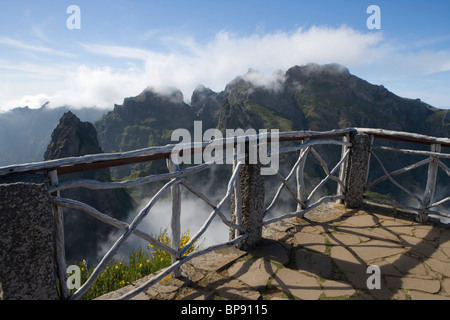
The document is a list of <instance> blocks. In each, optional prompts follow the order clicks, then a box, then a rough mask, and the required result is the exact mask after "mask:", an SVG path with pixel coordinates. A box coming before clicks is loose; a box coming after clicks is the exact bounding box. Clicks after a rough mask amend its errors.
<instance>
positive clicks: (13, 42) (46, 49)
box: [0, 37, 75, 57]
mask: <svg viewBox="0 0 450 320" xmlns="http://www.w3.org/2000/svg"><path fill="white" fill-rule="evenodd" d="M0 44H3V45H7V46H11V47H16V48H19V49H24V50H27V51H36V52H41V53H50V54H56V55H60V56H65V57H74V56H75V55H74V54H73V53H70V52H65V51H59V50H56V49H53V48H49V47H44V46H35V45H31V44H28V43H25V42H22V41H19V40H15V39H11V38H8V37H1V38H0Z"/></svg>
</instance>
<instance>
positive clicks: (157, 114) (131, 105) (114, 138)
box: [95, 64, 450, 177]
mask: <svg viewBox="0 0 450 320" xmlns="http://www.w3.org/2000/svg"><path fill="white" fill-rule="evenodd" d="M263 80H264V81H263ZM195 120H201V121H203V129H204V130H206V129H208V128H218V129H220V130H224V129H226V128H229V129H236V128H243V129H247V128H254V129H256V130H258V129H279V130H280V131H294V130H317V131H323V130H332V129H338V128H347V127H373V128H384V129H390V130H400V131H409V132H416V133H422V134H427V135H433V136H441V137H449V135H450V124H449V120H450V114H447V110H440V109H437V108H434V107H432V106H430V105H428V104H426V103H424V102H422V101H420V100H418V99H416V100H412V99H406V98H401V97H399V96H397V95H395V94H394V93H392V92H390V91H388V90H387V89H386V88H384V87H383V86H378V85H373V84H370V83H368V82H367V81H365V80H363V79H360V78H358V77H356V76H354V75H352V74H350V72H349V70H348V69H347V68H345V67H343V66H341V65H338V64H327V65H317V64H308V65H305V66H294V67H292V68H290V69H289V70H287V71H286V72H277V73H276V74H275V75H274V77H273V79H262V78H261V76H260V74H259V73H258V72H257V71H255V70H249V72H248V73H247V74H245V75H243V76H239V77H237V78H235V79H234V80H232V81H231V82H230V83H229V84H228V85H227V86H226V87H225V89H224V90H223V91H222V92H214V91H212V90H210V89H208V88H205V87H204V86H199V87H198V88H197V89H196V90H195V91H194V92H193V94H192V97H191V105H190V106H189V105H187V104H186V103H185V102H184V101H183V95H182V93H181V92H180V91H178V90H174V91H172V92H170V93H158V92H156V91H154V90H152V89H146V90H145V91H144V92H142V93H141V94H140V95H138V96H137V97H132V98H126V99H125V100H124V102H123V104H122V105H115V106H114V110H113V111H111V112H109V113H107V114H106V115H105V116H103V118H102V119H101V120H99V121H97V122H96V123H95V127H96V129H97V131H98V133H99V140H100V144H101V146H102V147H103V149H104V150H105V152H117V151H127V150H132V149H138V148H144V147H149V146H156V145H165V144H168V143H176V141H175V142H173V141H171V140H170V135H171V132H172V131H173V130H174V129H177V128H184V129H188V130H190V131H191V132H192V128H193V122H194V121H195ZM122 169H123V168H122ZM142 169H143V167H142V165H141V166H137V167H134V169H123V170H121V171H117V172H115V175H117V176H118V177H120V176H122V177H123V176H126V175H129V174H131V173H132V172H133V171H135V170H142ZM153 169H156V168H153ZM153 169H150V168H148V167H147V168H146V170H145V171H146V172H148V171H149V170H153Z"/></svg>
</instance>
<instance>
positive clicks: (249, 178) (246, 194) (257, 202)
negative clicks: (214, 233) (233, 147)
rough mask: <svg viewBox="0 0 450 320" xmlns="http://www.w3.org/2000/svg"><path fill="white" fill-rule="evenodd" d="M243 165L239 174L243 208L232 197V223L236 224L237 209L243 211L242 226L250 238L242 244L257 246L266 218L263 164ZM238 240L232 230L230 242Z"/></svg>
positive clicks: (247, 160) (249, 246)
mask: <svg viewBox="0 0 450 320" xmlns="http://www.w3.org/2000/svg"><path fill="white" fill-rule="evenodd" d="M248 162H249V159H248V158H246V163H245V164H243V165H242V167H241V170H240V172H239V185H240V191H241V197H240V198H241V199H242V204H241V206H239V205H238V206H236V203H235V202H236V197H235V196H234V194H233V195H232V201H231V202H232V204H231V221H233V222H234V223H236V212H235V210H236V208H239V209H241V211H242V215H241V225H242V226H243V227H244V228H245V229H246V230H248V232H249V236H248V238H247V239H245V240H244V241H243V243H242V245H243V246H244V247H247V248H251V247H253V246H255V245H256V244H257V243H258V242H259V241H260V240H261V238H262V228H263V218H264V194H265V186H264V176H262V175H261V164H260V163H257V164H249V163H248ZM237 199H239V197H237ZM235 238H236V232H235V230H234V229H230V240H232V239H235Z"/></svg>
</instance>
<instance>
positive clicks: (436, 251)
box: [110, 204, 450, 300]
mask: <svg viewBox="0 0 450 320" xmlns="http://www.w3.org/2000/svg"><path fill="white" fill-rule="evenodd" d="M263 235H264V237H265V239H264V240H263V241H262V242H261V244H259V245H258V246H257V247H255V248H253V249H252V250H250V251H242V250H239V249H236V248H230V249H223V250H219V251H217V252H211V253H209V254H207V255H206V256H203V257H199V258H196V259H193V260H192V261H190V262H189V263H187V264H186V265H184V266H183V267H182V273H183V275H184V280H183V279H182V280H183V281H181V280H178V279H174V280H177V281H178V282H177V281H175V282H170V283H168V284H166V286H168V288H165V289H163V288H161V287H155V290H156V293H155V290H153V291H152V290H150V289H149V290H147V291H146V292H145V293H144V294H142V295H139V296H137V297H136V299H187V300H194V299H206V300H209V299H233V300H245V299H250V300H256V299H265V300H272V299H274V300H279V299H304V300H317V299H350V300H355V299H357V300H370V299H398V300H407V299H412V300H416V299H420V300H422V299H423V300H426V299H433V300H438V299H447V300H450V229H449V228H443V227H438V226H435V225H432V224H431V223H427V224H420V223H418V222H415V221H414V220H413V219H409V218H408V217H407V216H406V215H404V214H401V213H399V212H397V211H393V210H386V209H379V208H376V210H375V209H374V208H373V207H371V206H365V207H364V208H363V209H361V210H349V209H345V208H344V207H343V206H342V205H340V204H327V205H323V206H320V207H318V208H316V209H315V210H312V211H311V212H308V214H307V215H306V216H305V219H299V218H292V219H287V220H283V221H279V222H277V223H275V224H272V225H269V226H266V227H265V228H264V230H263ZM369 265H375V266H378V267H379V268H380V279H379V280H380V281H379V283H380V285H381V289H373V288H369V287H368V279H369V277H370V276H371V275H372V273H368V272H367V267H368V266H369ZM158 290H159V291H160V292H157V291H158ZM121 293H123V292H121ZM110 297H111V296H110Z"/></svg>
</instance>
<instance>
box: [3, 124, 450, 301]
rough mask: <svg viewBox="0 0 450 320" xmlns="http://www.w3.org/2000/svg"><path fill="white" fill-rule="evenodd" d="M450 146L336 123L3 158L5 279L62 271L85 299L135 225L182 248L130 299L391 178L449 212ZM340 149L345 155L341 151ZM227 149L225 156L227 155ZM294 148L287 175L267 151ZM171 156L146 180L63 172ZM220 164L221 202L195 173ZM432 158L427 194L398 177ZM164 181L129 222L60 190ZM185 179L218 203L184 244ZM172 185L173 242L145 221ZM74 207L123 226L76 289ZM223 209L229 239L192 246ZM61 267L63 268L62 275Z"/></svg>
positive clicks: (423, 212)
mask: <svg viewBox="0 0 450 320" xmlns="http://www.w3.org/2000/svg"><path fill="white" fill-rule="evenodd" d="M387 140H399V141H404V142H407V143H412V144H421V145H423V144H425V145H430V146H431V148H432V149H431V151H424V150H412V149H402V148H394V147H391V146H381V145H375V144H374V142H375V141H387ZM268 146H270V148H268ZM448 147H450V139H444V138H434V137H428V136H423V135H417V134H411V133H402V132H392V131H384V130H379V129H355V128H350V129H345V130H334V131H329V132H288V133H279V134H278V133H276V134H272V133H271V134H267V133H266V134H260V135H255V136H244V137H233V138H227V139H220V140H213V141H210V142H204V143H194V144H192V145H191V144H188V145H168V146H164V147H152V148H147V149H142V150H136V151H131V152H124V153H115V154H100V155H89V156H83V157H77V158H66V159H58V160H52V161H46V162H41V163H32V164H24V165H16V166H8V167H3V168H0V179H1V183H2V184H1V185H0V188H1V189H2V190H1V191H2V192H1V193H0V194H1V197H2V200H1V202H0V212H1V216H0V219H1V222H2V223H1V225H0V228H1V230H0V232H1V233H0V234H1V235H2V238H1V240H0V241H1V243H2V252H1V255H0V266H1V270H0V271H1V273H0V276H1V277H0V283H1V285H2V290H0V292H2V295H3V298H4V299H18V298H24V299H54V298H58V294H57V290H56V287H57V286H56V283H57V282H58V281H59V283H60V284H62V285H60V286H59V293H60V298H62V299H78V298H80V297H81V296H82V295H83V294H84V293H85V292H86V291H87V290H88V289H89V288H90V286H91V285H92V284H93V282H94V281H95V279H96V278H97V277H98V276H99V275H100V274H101V272H102V271H103V270H104V269H105V268H106V266H107V265H108V263H109V262H110V261H111V259H112V258H113V257H114V255H115V254H116V253H117V251H118V249H119V248H120V246H121V245H122V244H123V243H124V242H125V241H126V240H127V239H128V238H129V236H130V235H131V234H134V235H136V236H138V237H140V238H142V239H144V240H145V241H147V242H149V243H151V244H152V245H154V246H155V247H156V248H159V249H161V250H164V251H166V252H168V253H169V254H170V255H171V256H172V262H173V263H172V265H171V266H170V267H168V268H166V269H165V270H164V271H163V272H160V273H159V274H158V275H157V276H155V277H153V278H151V279H149V280H148V281H147V282H146V283H144V284H143V285H142V286H140V287H139V288H137V289H135V290H134V291H132V292H129V293H127V294H126V295H125V296H123V297H121V298H122V299H129V298H131V297H133V296H135V295H137V294H138V293H139V292H141V291H143V290H145V289H146V288H148V287H149V286H151V285H153V284H154V283H156V282H158V281H160V280H161V279H162V278H163V277H165V276H167V275H168V274H170V273H174V275H175V276H177V275H179V268H180V266H181V265H182V264H183V263H185V262H187V261H189V260H190V259H192V258H194V257H196V256H198V255H201V254H204V253H207V252H210V251H212V250H215V249H218V248H223V247H226V246H239V247H241V248H243V249H245V248H248V247H252V246H254V245H255V244H257V243H258V242H259V240H260V239H261V235H262V228H263V226H264V225H267V224H270V223H273V222H276V221H279V220H281V219H286V218H289V217H296V216H303V215H304V214H305V213H307V212H308V211H310V210H311V209H313V208H315V207H317V206H319V205H320V204H322V203H325V202H330V201H341V202H343V203H345V204H346V206H347V207H349V208H357V207H359V206H360V205H361V203H362V201H363V197H364V194H365V192H367V191H369V190H370V189H371V188H373V187H374V186H375V185H377V184H378V183H382V182H383V181H385V180H389V181H390V182H392V183H393V184H394V185H395V186H396V187H398V188H399V189H400V190H402V191H404V192H405V193H406V194H407V195H408V196H410V197H411V198H412V199H414V200H415V201H416V202H417V203H418V206H416V207H413V206H409V207H408V208H407V209H410V210H412V209H414V212H415V213H416V214H418V218H419V219H420V220H421V221H425V220H426V217H427V216H428V215H430V214H433V215H438V216H440V217H444V218H446V217H449V215H448V214H447V213H445V212H441V211H435V210H432V209H433V208H442V205H443V204H445V203H446V202H447V201H450V197H449V196H447V197H444V198H443V199H441V200H438V201H436V200H435V199H434V197H435V191H436V180H437V178H436V177H437V172H438V168H441V169H442V170H443V171H444V172H445V173H446V174H447V175H448V176H450V170H449V168H448V165H446V164H445V163H444V162H445V161H447V160H448V159H449V158H450V155H449V154H448V153H444V152H442V149H445V148H448ZM211 148H213V149H214V150H215V153H214V154H215V156H216V157H215V158H214V159H211V157H210V158H208V159H209V161H207V162H204V163H200V164H197V165H191V166H185V167H184V168H181V165H180V164H179V163H178V162H177V161H174V159H175V160H176V157H175V158H174V157H173V154H174V151H177V155H180V154H184V155H186V154H191V155H193V156H194V157H195V155H196V154H198V153H204V152H205V151H206V150H209V151H211ZM227 148H231V150H232V152H226V156H223V154H224V153H223V152H222V151H223V150H225V149H227ZM332 148H334V149H333V152H332V153H333V154H334V156H330V155H329V154H328V152H326V154H325V155H324V154H323V152H324V151H327V150H331V149H332ZM336 148H338V149H336ZM339 148H340V149H339ZM263 149H266V153H264V152H260V150H263ZM380 149H382V150H383V152H401V153H404V154H408V155H414V156H422V157H425V159H424V160H421V161H419V162H416V163H415V164H413V165H408V166H407V167H404V168H402V169H398V170H395V171H393V172H388V171H387V170H386V168H385V166H384V165H383V163H382V162H381V160H380V158H379V157H378V155H377V152H378V150H380ZM337 150H339V151H337ZM219 151H220V152H219ZM254 152H256V154H258V155H260V158H259V159H256V161H255V159H252V155H254ZM320 153H322V155H321V154H320ZM337 153H339V154H340V156H336V154H337ZM210 155H211V153H210ZM218 155H219V157H217V156H218ZM285 155H290V157H291V160H292V159H293V161H292V162H293V165H292V163H291V165H289V167H288V168H289V170H287V171H288V173H287V174H286V176H283V175H282V174H281V173H280V172H281V170H278V167H277V166H275V167H274V166H272V163H270V161H267V160H268V159H270V160H273V159H275V158H277V159H279V158H280V157H282V156H285ZM161 159H166V161H167V167H168V172H166V173H160V174H156V175H151V176H147V177H142V178H139V179H136V180H128V181H121V182H100V181H92V180H76V181H68V182H63V183H59V179H58V176H60V175H65V174H69V173H74V172H80V171H87V170H96V169H101V168H110V167H114V166H119V165H124V164H134V163H141V162H148V161H154V160H161ZM205 159H206V157H205ZM374 159H375V161H376V162H378V163H379V165H380V167H381V170H382V175H381V176H380V177H376V178H375V179H374V180H372V181H371V182H368V179H369V176H370V174H369V173H370V172H369V168H371V167H372V166H371V165H370V164H371V162H372V161H374ZM310 161H313V162H315V164H316V165H317V166H319V167H321V168H322V169H323V174H322V176H321V177H315V179H313V180H314V181H315V183H313V185H307V182H308V183H309V181H307V180H308V179H306V178H305V166H306V165H307V163H309V162H310ZM286 163H289V161H286ZM220 164H229V165H230V166H229V167H230V169H231V171H232V172H231V177H230V179H229V180H228V187H227V189H226V192H225V195H224V196H223V198H222V199H221V200H220V201H219V202H218V203H217V204H216V203H213V202H212V201H211V200H210V199H209V198H208V196H207V195H205V194H204V193H203V192H201V191H200V190H198V189H197V188H196V187H194V185H193V184H192V183H191V182H189V180H188V178H189V177H192V175H193V174H194V173H197V172H200V171H204V170H210V169H211V168H212V167H213V166H217V165H220ZM423 165H428V175H427V182H426V187H425V192H424V193H423V196H421V197H419V196H418V195H416V194H415V193H413V192H411V191H409V190H408V189H407V188H405V187H404V186H402V185H401V184H400V183H399V182H397V180H396V179H394V177H395V176H398V175H400V174H403V173H406V172H409V171H411V170H413V169H415V168H418V167H420V166H423ZM286 166H287V164H286V165H285V164H284V163H283V168H286ZM263 169H264V170H265V171H264V172H265V173H264V174H262V172H263ZM294 177H295V178H294ZM269 179H275V180H277V181H278V183H279V187H277V188H270V189H271V190H270V191H274V192H272V194H273V198H272V200H271V201H270V202H268V201H267V202H266V194H268V190H267V189H268V188H266V187H265V185H267V183H268V181H269ZM156 181H167V182H166V184H165V185H164V186H163V187H162V188H161V189H159V190H158V191H157V192H156V193H155V195H154V196H153V197H152V198H151V200H150V201H149V202H148V203H147V205H146V206H145V207H144V208H143V209H142V210H140V211H139V212H136V215H135V217H134V219H133V220H132V222H131V223H129V224H128V223H125V222H123V221H119V220H117V219H115V218H113V217H111V216H108V215H106V214H104V213H102V212H101V211H100V210H101V208H93V207H91V206H89V205H87V204H85V203H82V202H79V201H75V200H72V199H65V198H62V197H61V196H60V191H62V190H66V189H71V188H88V189H114V188H131V187H133V186H138V185H143V184H149V183H153V182H156ZM181 188H184V189H186V190H187V191H188V192H190V193H192V194H193V195H195V196H196V197H198V198H199V199H201V200H202V201H204V202H205V203H206V204H207V205H208V206H210V207H211V213H210V215H209V216H208V218H207V219H206V221H205V222H204V224H203V225H202V227H201V228H200V229H199V230H198V231H197V233H196V234H195V235H194V236H193V237H192V238H191V239H190V241H189V242H188V243H187V244H186V245H185V246H183V248H180V211H181V210H180V209H181V206H182V200H181V196H180V192H181V190H180V189H181ZM275 190H276V191H275ZM169 191H170V193H171V199H172V206H171V213H172V220H171V227H170V228H171V235H172V239H171V246H168V245H165V244H163V243H161V242H159V241H158V240H157V239H155V238H154V237H153V236H151V235H150V234H148V233H147V231H146V230H142V229H140V228H139V224H140V223H141V221H142V220H143V219H144V218H145V217H146V216H147V215H148V214H149V213H150V211H151V209H152V207H153V206H154V205H155V203H156V202H157V201H158V200H159V199H161V198H162V196H163V194H164V193H166V192H169ZM283 191H285V192H287V194H288V197H290V198H291V199H292V201H293V203H294V205H295V206H296V209H295V210H293V211H292V212H289V213H284V214H282V215H276V214H274V212H275V211H276V210H275V209H274V208H275V205H276V203H277V202H279V201H280V200H279V199H280V195H281V194H282V192H283ZM226 203H230V204H231V205H230V208H231V212H229V214H226V212H223V210H224V208H225V204H226ZM65 207H69V208H73V209H77V210H80V211H83V212H85V213H87V214H89V215H90V216H92V217H93V218H94V219H98V220H100V221H102V222H104V223H107V224H109V225H111V226H114V227H116V228H117V229H119V230H121V232H122V233H121V235H120V236H119V237H118V239H117V240H116V241H115V243H114V244H113V246H112V247H111V248H110V249H109V250H108V252H107V253H106V254H105V255H104V256H103V258H102V259H101V261H100V262H99V264H98V265H97V266H96V268H95V271H94V272H93V273H92V274H91V276H90V277H89V278H88V280H87V281H86V282H85V283H84V284H83V285H82V286H81V287H80V288H79V289H78V290H77V291H76V292H75V293H74V294H73V295H70V294H69V291H68V288H67V286H66V285H65V284H66V280H67V265H66V261H65V253H64V228H63V221H64V212H63V208H65ZM19 213H20V217H21V219H20V220H19V219H16V218H15V215H17V214H19ZM214 219H220V220H221V221H222V222H223V223H224V224H225V225H226V226H228V228H229V229H230V237H229V241H227V242H225V243H220V244H214V245H212V246H210V247H208V248H205V249H201V250H196V251H194V252H191V253H189V254H186V253H187V251H188V250H189V249H190V248H191V247H192V246H193V244H194V243H195V242H196V241H197V240H198V239H199V238H200V237H201V236H202V235H203V234H204V232H205V231H206V229H207V228H208V227H209V226H210V225H211V222H212V221H213V220H214ZM9 235H10V236H9ZM42 264H44V265H42ZM24 266H26V268H24ZM55 271H56V272H55ZM55 274H57V279H56V278H55ZM33 277H34V278H33ZM57 280H58V281H57Z"/></svg>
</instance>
